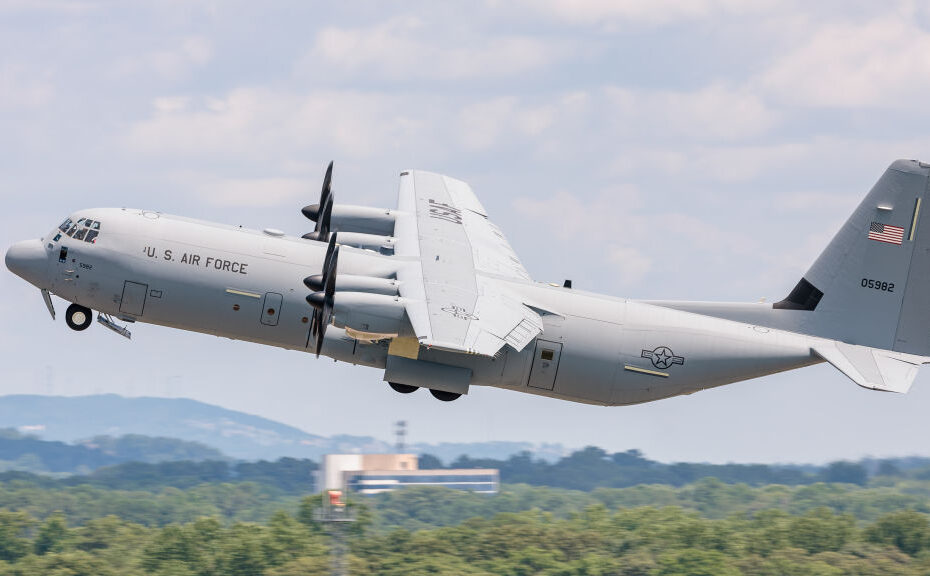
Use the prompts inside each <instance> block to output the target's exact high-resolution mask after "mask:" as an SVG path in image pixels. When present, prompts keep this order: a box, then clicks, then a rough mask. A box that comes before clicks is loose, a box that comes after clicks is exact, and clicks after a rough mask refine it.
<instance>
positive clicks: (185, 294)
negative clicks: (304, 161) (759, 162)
mask: <svg viewBox="0 0 930 576" xmlns="http://www.w3.org/2000/svg"><path fill="white" fill-rule="evenodd" d="M81 217H84V218H92V219H93V220H95V221H98V222H101V223H102V227H101V231H100V234H99V236H98V237H97V238H96V241H95V242H94V243H88V242H83V241H75V240H74V239H72V238H69V237H68V236H64V235H61V236H60V238H59V239H58V240H57V241H55V240H54V238H55V236H56V235H58V232H59V231H58V230H57V229H56V230H53V231H52V232H51V233H50V234H49V235H47V236H46V237H45V238H43V239H42V240H41V250H42V251H43V252H44V254H45V256H44V257H45V259H46V260H47V264H41V263H39V264H33V265H32V267H31V268H30V271H29V273H28V274H26V276H29V277H27V279H28V280H29V281H30V282H32V283H33V284H35V285H37V286H38V287H39V288H43V289H46V290H49V291H50V292H52V293H54V294H56V295H57V296H59V297H61V298H63V299H65V300H68V301H70V302H74V303H76V304H80V305H82V306H85V307H87V308H90V309H93V310H98V311H100V312H102V313H104V314H109V315H112V316H115V317H118V318H121V319H123V320H124V321H129V322H144V323H151V324H157V325H162V326H168V327H172V328H179V329H183V330H190V331H194V332H200V333H204V334H212V335H215V336H222V337H225V338H231V339H237V340H245V341H250V342H256V343H260V344H266V345H271V346H277V347H281V348H286V349H291V350H303V351H312V350H311V348H312V346H311V342H310V338H309V330H310V324H309V322H310V318H311V316H312V311H313V309H312V308H311V306H310V305H309V304H308V303H307V301H306V300H305V297H306V296H307V294H308V290H307V288H306V287H305V286H304V284H303V279H304V278H305V277H307V276H308V275H309V274H312V273H314V272H316V271H318V270H319V269H320V268H321V266H322V263H323V259H324V255H325V251H326V244H325V243H322V242H315V241H310V240H304V239H301V238H294V237H287V236H282V235H279V234H278V233H276V232H274V231H264V232H263V231H256V230H249V229H243V228H238V227H232V226H225V225H219V224H213V223H209V222H203V221H197V220H191V219H186V218H180V217H176V216H168V215H165V214H160V213H156V212H147V211H141V210H129V209H112V208H108V209H94V210H84V211H80V212H78V213H76V214H75V215H73V216H72V218H73V219H74V220H77V219H78V218H81ZM35 242H38V241H35ZM65 248H67V253H66V254H63V252H64V249H65ZM35 250H36V254H38V250H39V248H38V246H37V247H36V248H35ZM37 257H38V256H37ZM392 258H394V257H391V256H382V255H381V254H378V253H376V252H371V251H366V250H360V249H353V248H348V247H343V252H342V254H341V255H340V273H345V274H353V273H356V274H363V273H364V274H367V275H378V274H381V275H383V276H385V277H387V276H389V275H390V273H391V270H392ZM9 261H10V260H9V257H8V265H9ZM17 273H19V272H17ZM21 275H22V274H21ZM26 276H24V277H26ZM502 281H504V282H508V283H510V288H511V289H512V290H513V291H514V292H515V293H518V294H520V295H522V296H523V297H524V298H525V299H526V301H527V302H532V303H534V304H536V305H537V306H539V308H540V309H543V310H546V311H548V313H546V314H545V315H544V316H543V322H544V331H543V333H542V334H541V335H540V336H539V337H538V338H537V339H536V340H535V342H532V343H530V344H529V345H527V346H526V347H524V348H523V349H522V350H521V351H519V352H517V351H515V350H514V349H512V348H510V347H505V348H504V349H503V350H502V351H501V353H499V354H498V355H497V356H496V357H494V358H490V357H486V356H479V355H467V354H460V353H452V352H447V351H443V350H438V349H426V348H423V349H421V350H420V352H419V357H418V359H417V360H418V361H425V362H432V363H435V364H438V365H445V366H458V367H463V368H467V369H469V370H470V372H471V377H470V384H471V385H485V386H495V387H501V388H507V389H512V390H517V391H522V392H528V393H533V394H538V395H543V396H550V397H555V398H561V399H566V400H572V401H576V402H584V403H590V404H601V405H621V404H635V403H641V402H647V401H651V400H656V399H660V398H666V397H669V396H675V395H679V394H688V393H692V392H695V391H698V390H702V389H705V388H709V387H714V386H719V385H722V384H727V383H731V382H735V381H739V380H745V379H749V378H754V377H758V376H763V375H766V374H772V373H775V372H780V371H784V370H789V369H793V368H799V367H802V366H806V365H810V364H816V363H818V362H821V361H822V359H821V358H820V357H818V356H815V355H813V354H812V353H811V347H810V344H809V342H808V341H807V339H806V338H805V337H804V336H802V335H799V334H793V333H790V332H784V331H780V330H776V329H771V328H766V327H763V326H759V325H752V324H747V323H741V322H736V321H729V320H724V319H719V318H712V317H708V316H704V315H699V314H694V313H691V312H687V311H680V310H674V309H670V308H667V307H660V306H655V305H650V304H647V303H642V302H636V301H631V300H625V299H621V298H613V297H609V296H602V295H598V294H592V293H586V292H582V291H578V290H573V289H568V288H563V287H555V286H552V285H548V284H541V283H534V282H528V281H519V280H513V279H502ZM388 350H389V344H388V343H387V342H365V341H362V340H357V339H355V338H353V337H350V336H349V335H348V334H347V332H346V331H345V330H342V329H337V328H335V327H332V328H331V329H330V331H329V332H327V333H326V339H325V342H324V346H323V350H322V353H323V355H326V356H330V357H332V358H334V359H336V360H339V361H343V362H349V363H352V364H360V365H364V366H371V367H374V368H380V369H384V368H385V366H386V363H387V359H388ZM437 387H438V388H439V389H442V385H441V383H439V384H437Z"/></svg>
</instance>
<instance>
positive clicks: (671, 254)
mask: <svg viewBox="0 0 930 576" xmlns="http://www.w3.org/2000/svg"><path fill="white" fill-rule="evenodd" d="M928 55H930V10H928V8H927V7H926V3H922V2H908V1H900V2H896V1H889V2H883V3H874V2H861V1H850V0H842V1H840V0H836V1H832V2H831V1H823V2H817V3H810V2H801V1H799V0H798V1H792V0H780V1H778V2H775V1H771V2H770V1H765V0H762V1H753V2H741V1H738V0H687V1H685V0H574V1H571V0H532V1H531V0H526V1H520V0H515V1H512V2H506V1H499V0H484V1H468V2H464V1H463V2H442V3H438V2H431V1H421V2H417V1H403V2H382V1H379V2H299V1H295V2H263V3H256V2H245V1H242V2H235V1H228V2H213V1H206V0H205V1H197V0H192V1H163V0H159V1H153V2H133V3H126V2H115V1H114V2H104V1H101V2H96V1H86V2H82V1H64V0H62V1H58V0H0V198H2V200H3V201H4V205H5V206H6V213H7V218H6V219H5V221H4V222H5V225H4V226H3V227H0V248H3V249H5V248H6V247H7V246H8V245H10V244H12V243H13V242H14V241H16V240H20V239H25V238H30V237H38V236H40V235H42V234H44V233H45V232H47V231H48V230H49V229H51V228H52V227H53V226H55V225H56V224H57V223H58V222H60V221H61V220H62V219H63V218H64V217H65V216H66V215H67V214H69V213H70V212H71V211H73V210H76V209H79V208H83V207H93V206H132V207H140V208H153V209H157V210H161V211H163V212H169V213H178V214H183V215H187V216H193V217H198V218H205V219H210V220H216V221H219V222H224V223H231V224H242V225H245V226H249V227H256V228H261V227H266V226H273V227H276V228H281V229H284V230H286V231H288V233H291V234H296V235H299V234H301V233H303V232H306V231H308V230H309V229H310V227H311V226H312V224H311V223H310V222H309V221H307V220H305V219H303V217H302V216H301V215H300V212H299V209H300V207H301V206H303V205H304V204H307V203H310V202H313V201H315V200H316V196H317V195H318V193H319V181H320V179H321V177H322V172H323V169H324V167H325V164H326V162H328V161H329V160H330V159H333V160H335V163H336V175H335V192H336V195H337V199H338V200H340V201H345V202H349V203H366V204H372V205H378V206H393V205H394V203H395V196H396V186H397V174H398V172H400V171H401V170H402V169H405V168H422V169H428V170H433V171H438V172H443V173H446V174H449V175H450V176H454V177H456V178H460V179H463V180H465V181H468V182H469V183H471V185H472V187H473V188H474V190H475V192H476V193H477V194H478V196H479V197H480V198H481V200H482V202H483V203H484V204H485V206H486V208H487V209H488V210H489V212H490V214H491V216H492V218H493V219H494V220H495V222H496V223H497V224H498V225H500V226H501V227H502V228H503V229H504V230H505V231H506V232H507V234H508V236H509V239H510V241H511V244H512V245H513V246H514V248H515V249H516V251H517V253H518V254H519V255H520V256H521V258H522V260H523V262H524V264H525V265H526V267H527V269H528V270H529V271H530V273H531V274H532V275H533V276H534V278H536V279H537V280H542V281H559V282H560V281H561V280H562V279H564V278H572V279H573V280H574V282H575V286H576V287H579V288H583V289H588V290H594V291H599V292H604V293H609V294H613V295H619V296H628V297H631V298H680V299H690V300H697V299H701V300H758V299H759V298H767V299H769V300H772V299H780V298H781V297H783V296H784V295H785V294H787V292H788V291H789V290H790V288H791V287H792V286H793V285H794V284H795V282H796V281H797V279H798V277H799V276H800V275H801V274H802V273H803V272H804V270H806V268H807V266H808V265H809V264H810V263H811V262H812V261H813V259H814V258H815V257H816V256H817V254H818V253H819V252H820V250H821V249H822V248H823V247H824V246H825V245H826V243H827V241H828V240H829V239H830V237H831V236H832V235H833V233H834V232H835V231H836V230H837V229H838V227H839V225H840V224H841V223H842V222H843V221H844V220H845V218H846V217H847V216H848V214H849V212H850V211H851V210H852V209H853V208H854V207H855V206H856V204H857V203H858V202H859V200H860V199H861V197H862V196H863V195H864V194H865V193H866V192H867V191H868V189H869V188H870V187H871V185H872V184H873V183H874V181H875V180H876V179H877V178H878V176H879V175H880V174H881V172H882V171H883V170H884V168H885V167H886V166H887V165H888V164H889V163H890V162H891V161H892V160H894V159H896V158H923V159H925V160H926V159H928V158H930V114H928V111H927V110H928V106H927V102H928V96H930V57H928ZM0 290H2V295H3V297H2V298H0V326H2V328H0V350H2V352H0V354H2V357H3V359H4V361H3V363H2V368H0V369H2V371H3V376H2V378H0V393H26V392H32V393H43V394H46V393H50V394H88V393H95V392H115V393H119V394H124V395H136V396H138V395H154V396H183V397H191V398H195V399H198V400H203V401H206V402H211V403H215V404H220V405H222V406H225V407H228V408H232V409H238V410H244V411H247V412H251V413H256V414H260V415H262V416H266V417H269V418H274V419H277V420H281V421H283V422H286V423H289V424H292V425H295V426H298V427H301V428H303V429H305V430H307V431H309V432H313V433H318V434H327V435H329V434H337V433H348V434H364V435H374V436H377V437H381V438H388V437H389V436H390V432H391V423H392V422H393V421H395V420H398V419H406V420H408V421H409V422H410V440H411V441H416V442H430V441H444V440H450V441H470V440H475V441H487V440H529V441H534V442H561V443H563V444H565V445H566V446H568V447H581V446H584V445H588V444H596V445H599V446H602V447H604V448H607V449H608V450H625V449H629V448H639V449H642V450H644V451H645V452H646V454H647V455H649V456H651V457H654V458H657V459H661V460H708V461H718V462H726V461H741V462H745V461H781V462H819V461H824V460H830V459H837V458H854V457H860V456H864V455H876V456H886V455H908V454H921V455H930V446H928V445H927V444H926V442H925V439H926V438H928V437H930V418H927V417H926V414H928V413H930V370H927V369H925V371H924V373H922V374H921V375H920V376H919V377H918V379H917V381H916V383H915V385H914V388H913V390H912V392H911V393H910V394H909V395H906V396H900V395H893V394H878V393H870V392H868V391H865V390H861V389H859V388H857V387H856V386H855V385H854V384H852V383H851V382H849V381H847V380H846V378H845V377H844V376H842V375H841V374H840V373H838V372H837V371H835V370H833V369H832V368H830V367H824V366H818V367H813V368H808V369H804V370H801V371H797V372H793V373H788V374H782V375H779V376H774V377H768V378H763V379H760V380H755V381H750V382H745V383H741V384H735V385H732V386H728V387H724V388H720V389H716V390H711V391H706V392H702V393H699V394H696V395H692V396H686V397H680V398H674V399H670V400H664V401H661V402H657V403H653V404H647V405H643V406H635V407H625V408H598V407H590V406H583V405H574V404H570V403H565V402H559V401H555V400H549V399H544V398H536V397H533V396H529V395H523V394H517V393H513V392H505V391H499V390H495V389H483V388H482V389H476V390H473V391H472V393H471V394H470V395H469V396H468V397H465V398H462V399H460V400H459V401H457V402H453V403H451V404H445V403H439V402H437V401H435V400H434V399H433V398H432V397H431V396H429V395H428V394H425V393H418V394H413V395H410V396H401V395H399V394H396V393H394V392H392V391H391V390H390V389H389V388H388V387H387V385H386V384H384V383H382V382H381V375H380V373H379V372H377V371H375V370H371V369H366V368H353V367H349V366H344V365H335V364H334V363H332V362H331V361H328V360H319V361H318V360H315V359H314V358H313V357H312V356H309V355H305V354H300V353H296V352H285V351H281V350H276V349H272V348H264V347H260V346H256V345H251V344H243V343H239V342H232V341H228V340H222V339H217V338H213V337H210V336H202V335H197V334H189V333H183V332H176V331H171V330H168V329H164V328H159V327H153V326H146V325H136V326H134V327H133V341H132V342H126V341H123V340H122V339H121V338H119V337H118V336H116V335H114V334H112V333H110V332H108V331H106V330H102V329H99V327H97V328H92V329H91V330H88V331H87V332H83V333H74V332H71V331H70V330H68V329H67V328H66V327H65V325H64V322H63V321H62V319H61V317H59V321H58V322H55V323H53V322H52V321H51V320H50V318H49V316H48V314H47V313H46V311H45V307H44V305H43V303H42V300H41V297H40V296H39V294H38V291H37V290H36V289H35V288H33V287H31V286H29V285H27V284H25V283H24V282H22V281H21V280H19V279H18V278H16V277H15V276H13V275H12V274H10V273H8V272H7V271H6V270H2V271H0ZM56 304H57V306H58V308H59V310H60V311H63V309H64V307H65V304H64V303H63V302H62V301H60V300H59V301H57V303H56ZM75 417H79V415H76V416H75ZM165 433H166V434H170V430H166V431H165Z"/></svg>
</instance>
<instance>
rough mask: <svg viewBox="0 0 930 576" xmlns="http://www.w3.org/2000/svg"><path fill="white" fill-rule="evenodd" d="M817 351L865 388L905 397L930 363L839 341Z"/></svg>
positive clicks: (901, 354) (912, 356) (919, 358)
mask: <svg viewBox="0 0 930 576" xmlns="http://www.w3.org/2000/svg"><path fill="white" fill-rule="evenodd" d="M813 351H814V353H815V354H817V355H818V356H820V357H821V358H823V359H824V360H826V361H827V362H829V363H830V364H832V365H833V367H834V368H836V369H837V370H839V371H840V372H842V373H843V374H845V375H846V376H848V377H849V379H850V380H852V381H853V382H855V383H856V384H858V385H859V386H862V387H863V388H869V389H870V390H883V391H886V392H899V393H902V394H903V393H905V392H907V391H908V390H909V389H910V388H911V384H912V383H913V382H914V378H915V377H916V376H917V369H918V368H920V366H921V364H927V363H930V358H928V357H926V356H915V355H913V354H905V353H902V352H892V351H890V350H879V349H878V348H869V347H867V346H856V345H854V344H846V343H844V342H837V341H835V340H834V341H828V342H824V343H823V344H817V345H815V346H814V347H813Z"/></svg>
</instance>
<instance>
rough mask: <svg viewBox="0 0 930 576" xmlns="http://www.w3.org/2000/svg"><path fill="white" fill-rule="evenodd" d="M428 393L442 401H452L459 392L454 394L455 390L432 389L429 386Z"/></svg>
mask: <svg viewBox="0 0 930 576" xmlns="http://www.w3.org/2000/svg"><path fill="white" fill-rule="evenodd" d="M429 393H430V394H432V395H433V398H435V399H437V400H442V401H443V402H452V401H453V400H455V399H456V398H458V397H459V396H461V394H456V393H455V392H446V391H445V390H433V389H432V388H430V390H429Z"/></svg>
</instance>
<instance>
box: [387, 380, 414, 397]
mask: <svg viewBox="0 0 930 576" xmlns="http://www.w3.org/2000/svg"><path fill="white" fill-rule="evenodd" d="M388 385H389V386H390V387H391V388H393V389H394V391H395V392H400V393H401V394H410V393H411V392H416V391H417V390H419V389H420V387H419V386H411V385H410V384H398V383H397V382H388Z"/></svg>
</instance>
